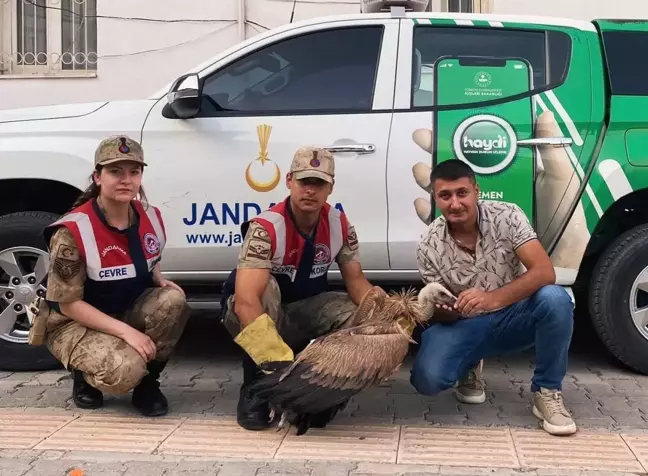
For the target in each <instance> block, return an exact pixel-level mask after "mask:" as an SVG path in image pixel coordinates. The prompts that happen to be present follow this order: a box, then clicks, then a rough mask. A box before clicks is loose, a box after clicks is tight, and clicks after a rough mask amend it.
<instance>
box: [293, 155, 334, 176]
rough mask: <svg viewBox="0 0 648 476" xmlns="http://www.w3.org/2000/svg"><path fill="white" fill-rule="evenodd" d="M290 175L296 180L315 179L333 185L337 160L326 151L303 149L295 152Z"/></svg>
mask: <svg viewBox="0 0 648 476" xmlns="http://www.w3.org/2000/svg"><path fill="white" fill-rule="evenodd" d="M290 173H292V174H293V177H294V178H295V179H296V180H299V179H303V178H307V177H314V178H319V179H322V180H326V181H327V182H329V183H333V178H334V177H335V159H334V158H333V154H331V153H330V152H329V151H328V150H326V149H320V148H317V147H302V148H300V149H298V150H297V152H295V156H294V157H293V161H292V164H291V165H290Z"/></svg>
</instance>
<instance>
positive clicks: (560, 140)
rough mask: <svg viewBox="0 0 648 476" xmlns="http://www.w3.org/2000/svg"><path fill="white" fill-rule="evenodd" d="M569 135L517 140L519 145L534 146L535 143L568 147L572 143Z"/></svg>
mask: <svg viewBox="0 0 648 476" xmlns="http://www.w3.org/2000/svg"><path fill="white" fill-rule="evenodd" d="M573 142H574V141H572V140H571V139H570V138H569V137H536V138H534V139H524V140H519V141H517V145H519V146H520V147H534V146H537V145H549V146H553V147H569V146H570V145H572V144H573Z"/></svg>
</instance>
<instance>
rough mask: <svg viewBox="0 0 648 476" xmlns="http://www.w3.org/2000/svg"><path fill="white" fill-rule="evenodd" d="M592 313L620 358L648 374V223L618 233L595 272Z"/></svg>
mask: <svg viewBox="0 0 648 476" xmlns="http://www.w3.org/2000/svg"><path fill="white" fill-rule="evenodd" d="M589 295H590V299H589V304H590V314H591V317H592V322H593V325H594V328H595V330H596V332H597V333H598V335H599V337H600V338H601V340H602V342H603V344H604V345H605V346H606V347H607V349H608V350H609V351H610V352H611V353H612V355H613V356H614V357H616V358H617V359H618V360H619V361H621V362H622V363H624V364H626V365H627V366H629V367H631V368H632V369H633V370H635V371H637V372H640V373H643V374H648V225H640V226H637V227H635V228H632V229H631V230H628V231H627V232H625V233H623V234H622V235H621V236H619V237H617V238H616V239H615V240H614V241H613V242H612V243H611V244H610V245H609V246H608V248H607V249H606V250H605V251H604V252H603V254H602V255H601V257H600V258H599V260H598V262H597V264H596V266H595V267H594V270H593V272H592V277H591V284H590V292H589Z"/></svg>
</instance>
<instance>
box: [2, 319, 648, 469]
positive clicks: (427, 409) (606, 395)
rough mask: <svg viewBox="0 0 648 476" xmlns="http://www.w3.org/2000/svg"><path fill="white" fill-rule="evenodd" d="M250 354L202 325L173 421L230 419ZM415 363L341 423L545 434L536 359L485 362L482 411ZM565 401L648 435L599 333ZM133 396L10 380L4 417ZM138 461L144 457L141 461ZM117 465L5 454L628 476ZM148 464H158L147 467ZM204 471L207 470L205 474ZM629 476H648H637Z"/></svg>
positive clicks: (174, 364)
mask: <svg viewBox="0 0 648 476" xmlns="http://www.w3.org/2000/svg"><path fill="white" fill-rule="evenodd" d="M239 356H240V351H239V349H238V348H236V346H235V345H234V344H232V343H231V342H230V341H229V339H228V338H227V337H226V336H225V335H224V333H223V331H222V330H221V328H220V326H219V325H218V324H217V323H215V322H214V321H210V320H205V319H200V318H197V319H195V320H192V321H191V322H190V325H189V326H188V328H187V331H186V332H185V335H184V336H183V339H182V341H181V344H180V346H179V348H178V351H177V352H176V354H175V355H174V357H173V359H172V361H171V362H170V363H169V365H168V366H167V369H166V370H165V372H164V374H163V378H162V389H163V391H164V393H165V394H166V396H167V398H168V399H169V403H170V406H171V413H170V414H169V417H170V418H189V417H191V418H193V417H196V416H204V417H225V418H230V419H232V417H233V416H234V415H235V413H236V403H237V400H238V391H239V386H240V384H241V381H242V372H241V370H240V364H239ZM410 364H411V358H410V359H408V361H407V362H406V363H405V364H404V365H403V368H402V369H401V370H400V371H399V372H398V373H397V374H396V375H395V376H394V377H393V378H392V379H390V380H389V381H388V382H386V383H385V384H383V385H381V386H379V387H377V388H374V389H372V390H371V391H368V392H366V393H364V394H362V395H359V396H357V397H356V398H354V399H353V400H352V401H351V402H350V404H349V405H348V406H347V408H346V410H345V411H344V412H343V413H342V414H340V415H339V416H338V417H337V418H336V420H335V423H336V424H338V423H339V424H341V425H349V424H350V425H359V426H361V425H406V426H411V425H414V426H416V425H419V426H420V425H424V426H427V427H436V426H441V427H447V426H452V427H460V428H464V427H465V428H485V427H491V428H512V429H524V428H528V429H538V423H537V421H536V419H535V418H534V417H533V415H532V414H531V412H530V407H531V393H530V391H529V382H530V379H531V376H532V374H533V353H526V354H522V355H513V356H510V357H504V358H499V359H491V360H488V361H486V362H485V368H484V376H485V380H486V386H487V395H488V398H487V401H486V402H485V403H484V404H481V405H465V404H461V403H459V402H458V401H457V400H456V399H455V398H454V396H453V394H452V392H451V391H447V392H444V393H443V394H441V395H438V396H435V397H426V396H422V395H419V394H417V393H416V391H415V390H414V389H413V388H412V386H411V385H410V384H409V366H410ZM564 395H565V399H566V403H567V405H568V407H569V409H570V410H571V411H572V412H573V414H574V417H575V419H576V422H577V424H578V425H579V428H580V429H581V430H583V431H589V430H591V431H600V430H604V431H606V432H613V433H621V432H625V433H629V434H633V433H644V432H646V433H648V376H643V375H639V374H636V373H634V372H632V371H630V370H627V369H625V368H623V367H621V366H620V365H619V364H618V363H616V362H615V361H611V360H610V359H609V358H608V356H607V354H606V353H605V350H604V349H602V347H601V346H600V344H599V343H598V341H597V340H595V339H593V338H592V336H591V335H590V334H589V333H587V332H586V333H584V334H583V335H579V334H577V335H576V336H575V339H574V344H573V346H572V352H571V355H570V363H569V370H568V375H567V378H566V379H565V382H564ZM129 399H130V396H124V397H118V398H115V397H105V405H104V407H103V408H102V409H100V410H94V411H92V412H88V411H83V410H79V409H77V408H76V407H75V406H74V404H73V403H72V401H71V380H70V378H69V374H68V373H67V372H66V371H64V370H53V371H48V372H5V371H0V412H2V411H3V410H10V409H21V408H22V409H29V411H43V412H49V411H56V410H63V409H64V410H69V411H74V412H75V413H77V414H99V415H106V414H109V415H125V416H137V413H136V412H135V411H134V410H133V409H132V407H131V406H130V401H129ZM135 456H137V455H135ZM135 456H134V455H133V454H131V453H129V454H128V455H117V456H114V455H113V456H112V458H113V459H112V460H111V459H110V458H111V455H110V454H99V453H80V452H75V451H52V450H44V451H38V450H24V451H23V450H21V449H14V450H0V476H1V475H4V474H7V475H9V474H11V475H12V476H14V475H29V476H32V475H49V474H52V475H54V474H56V475H63V474H67V473H68V472H69V471H70V470H71V469H73V467H74V465H75V464H78V465H82V466H83V468H84V470H85V474H84V476H87V475H91V474H102V475H103V474H106V475H108V474H110V475H112V474H116V475H117V474H119V475H123V476H131V475H135V474H137V475H148V474H151V475H160V476H162V475H164V476H169V475H176V474H177V475H180V474H182V475H185V476H189V475H193V474H205V475H211V474H214V475H215V474H218V475H219V476H222V475H247V474H250V475H269V474H287V475H293V474H299V475H302V474H304V475H310V476H316V475H320V474H321V475H324V474H326V475H331V476H336V475H344V476H360V475H366V474H387V475H404V474H442V475H445V474H455V475H460V474H492V475H509V474H530V475H536V474H537V475H547V476H548V475H550V474H561V475H565V476H571V475H572V474H583V475H585V474H587V475H589V474H592V475H594V474H615V475H619V474H623V473H620V472H618V471H617V472H613V473H607V472H598V473H592V472H587V471H586V472H581V471H579V470H573V471H571V472H570V471H569V470H562V471H558V473H552V472H551V471H552V470H551V469H548V468H546V469H538V470H534V471H525V472H520V471H519V470H517V469H506V468H499V469H495V468H490V469H489V468H475V467H473V468H468V467H456V466H452V467H445V466H427V465H424V464H417V465H403V464H398V465H395V464H392V465H390V464H382V463H381V464H378V463H375V464H373V465H372V464H370V463H353V464H351V463H335V464H328V465H326V464H324V463H316V462H315V463H313V462H294V463H291V464H292V466H291V464H289V463H279V462H276V461H268V462H241V461H236V462H219V461H214V460H210V461H186V460H183V458H176V459H174V458H169V457H166V456H165V457H163V458H161V459H160V458H159V457H158V458H157V459H156V458H154V456H155V455H140V456H141V459H142V460H141V461H134V458H135ZM147 458H148V459H147ZM201 465H202V466H201ZM627 474H644V473H641V471H639V472H636V471H631V472H629V473H627Z"/></svg>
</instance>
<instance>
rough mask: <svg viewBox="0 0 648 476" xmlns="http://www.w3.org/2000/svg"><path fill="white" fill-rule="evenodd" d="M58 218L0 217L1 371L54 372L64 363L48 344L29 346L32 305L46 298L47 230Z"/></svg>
mask: <svg viewBox="0 0 648 476" xmlns="http://www.w3.org/2000/svg"><path fill="white" fill-rule="evenodd" d="M57 218H58V217H57V215H53V214H51V213H45V212H21V213H13V214H10V215H5V216H2V217H0V370H9V371H22V370H31V371H38V370H50V369H55V368H60V366H61V365H60V363H59V362H58V361H57V360H56V359H55V358H54V357H53V356H52V354H51V353H50V352H49V350H48V349H47V347H45V346H44V345H40V346H32V345H29V343H28V335H29V329H30V327H31V323H32V320H33V316H32V315H31V313H30V312H29V311H28V304H29V303H30V302H32V301H33V300H34V299H35V298H36V297H37V296H44V295H45V286H46V281H45V278H46V276H47V271H48V268H49V259H48V253H47V251H46V250H47V248H46V246H45V240H44V239H43V236H42V233H43V229H44V228H45V227H46V226H47V225H49V224H51V223H52V222H54V221H56V219H57Z"/></svg>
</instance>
